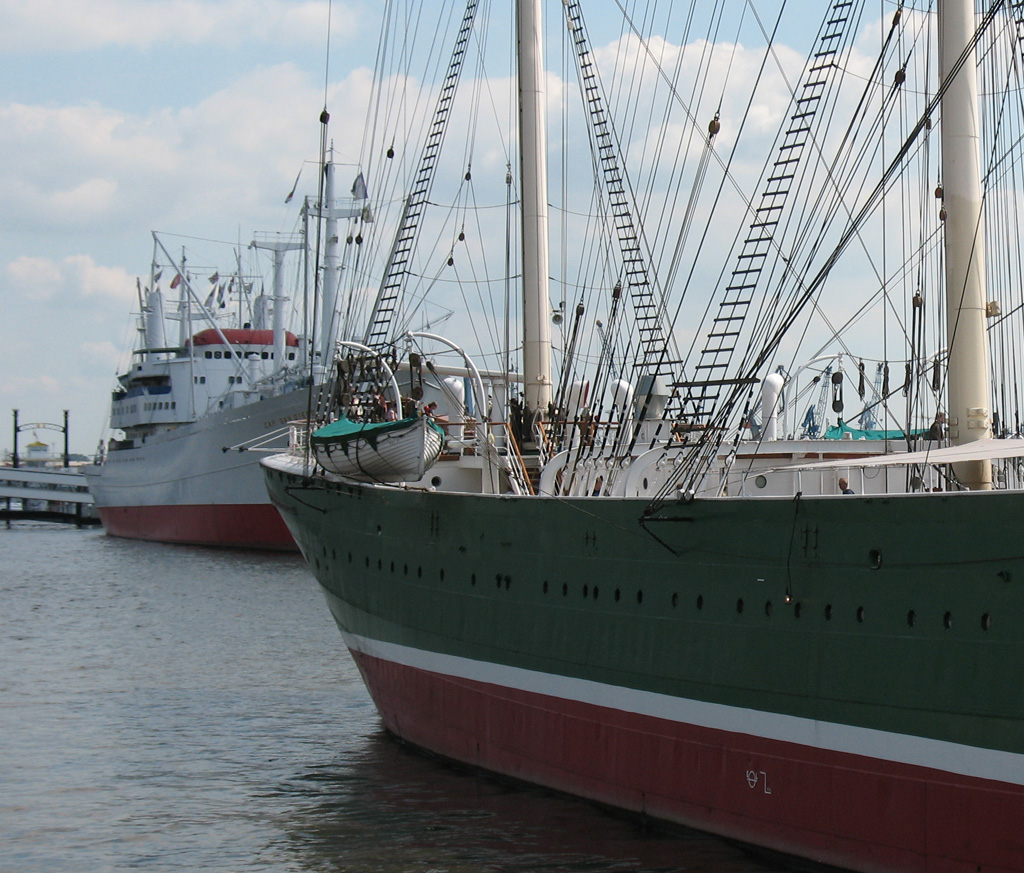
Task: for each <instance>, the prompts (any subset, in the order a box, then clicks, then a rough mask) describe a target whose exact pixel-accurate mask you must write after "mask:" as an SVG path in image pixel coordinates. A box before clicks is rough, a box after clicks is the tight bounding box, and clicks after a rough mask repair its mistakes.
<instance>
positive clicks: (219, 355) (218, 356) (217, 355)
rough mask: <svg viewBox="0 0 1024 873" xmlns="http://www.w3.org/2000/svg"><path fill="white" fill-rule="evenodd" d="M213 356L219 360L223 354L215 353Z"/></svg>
mask: <svg viewBox="0 0 1024 873" xmlns="http://www.w3.org/2000/svg"><path fill="white" fill-rule="evenodd" d="M213 356H214V357H215V358H217V359H218V360H219V359H220V357H221V353H220V352H214V353H213Z"/></svg>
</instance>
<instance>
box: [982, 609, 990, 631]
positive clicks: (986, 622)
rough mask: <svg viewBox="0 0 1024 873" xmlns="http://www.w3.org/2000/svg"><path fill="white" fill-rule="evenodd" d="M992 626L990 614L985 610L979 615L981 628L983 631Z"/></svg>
mask: <svg viewBox="0 0 1024 873" xmlns="http://www.w3.org/2000/svg"><path fill="white" fill-rule="evenodd" d="M991 628H992V616H990V615H989V614H988V613H987V612H986V613H985V614H984V615H983V616H982V617H981V629H982V630H983V631H987V630H991Z"/></svg>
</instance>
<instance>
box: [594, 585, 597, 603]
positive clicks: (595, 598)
mask: <svg viewBox="0 0 1024 873" xmlns="http://www.w3.org/2000/svg"><path fill="white" fill-rule="evenodd" d="M594 600H597V586H596V585H595V586H594Z"/></svg>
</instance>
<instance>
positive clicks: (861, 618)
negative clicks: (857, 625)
mask: <svg viewBox="0 0 1024 873" xmlns="http://www.w3.org/2000/svg"><path fill="white" fill-rule="evenodd" d="M857 621H861V622H862V621H864V607H863V606H858V607H857Z"/></svg>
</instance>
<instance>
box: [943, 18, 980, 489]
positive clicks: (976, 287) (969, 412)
mask: <svg viewBox="0 0 1024 873" xmlns="http://www.w3.org/2000/svg"><path fill="white" fill-rule="evenodd" d="M938 11H939V76H940V81H943V82H944V81H946V79H947V78H948V77H949V75H950V72H951V70H952V68H953V67H954V65H955V64H956V62H957V60H958V59H959V58H960V55H961V54H962V53H963V51H964V49H965V48H966V47H967V46H968V44H969V43H973V39H974V31H975V17H974V2H973V0H939V4H938ZM941 108H942V192H943V205H944V206H945V209H946V222H945V252H946V336H947V347H948V348H949V376H948V380H949V434H950V438H951V441H952V443H953V445H962V444H964V443H969V442H974V441H975V440H980V439H986V438H988V437H991V436H992V425H991V419H990V416H989V408H988V406H989V402H990V399H989V398H990V397H991V393H990V390H989V372H988V365H989V364H988V336H987V334H986V324H985V234H984V223H983V219H982V212H981V205H982V204H981V162H980V158H979V145H980V123H979V119H978V83H977V61H976V58H975V51H974V49H973V47H972V48H971V49H970V51H969V52H968V55H967V58H966V60H965V62H964V64H963V66H962V67H961V68H960V71H959V72H958V73H957V75H956V78H955V79H953V81H952V83H951V84H950V86H949V88H948V89H947V90H946V92H945V94H943V96H942V103H941ZM955 470H956V474H957V476H958V478H959V479H960V481H961V482H963V483H964V484H965V485H966V486H967V487H968V488H970V489H972V490H975V489H989V488H991V487H992V464H991V462H989V461H987V460H986V461H968V462H964V463H962V464H957V465H955Z"/></svg>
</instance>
